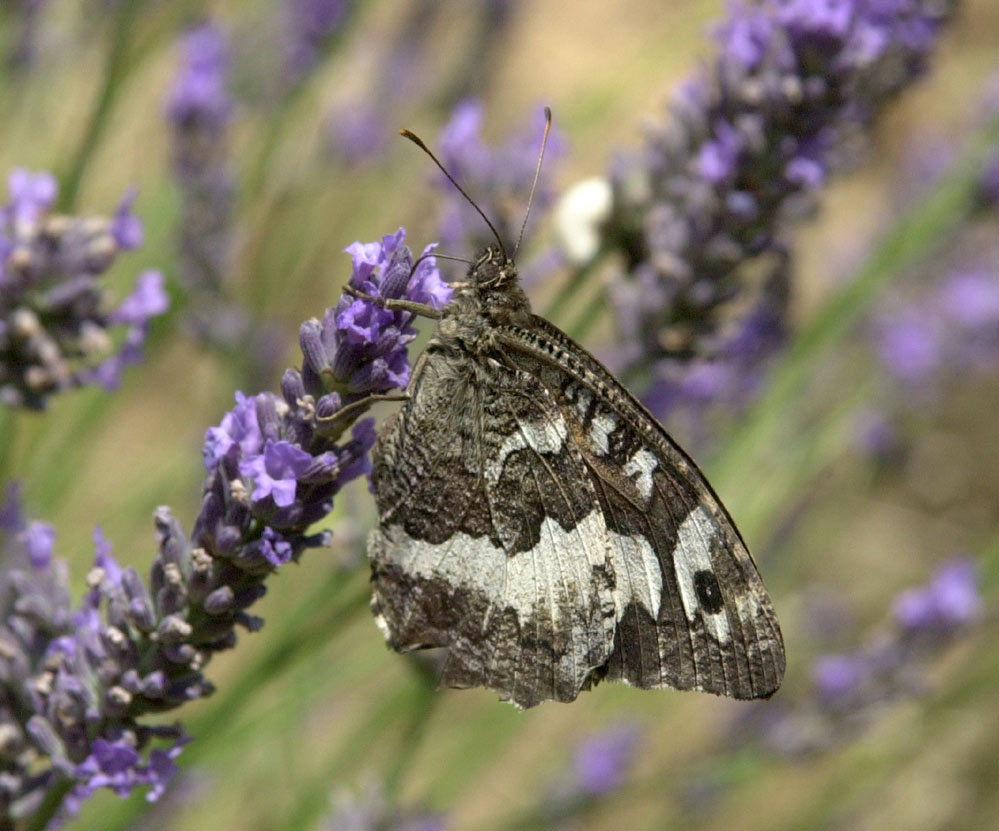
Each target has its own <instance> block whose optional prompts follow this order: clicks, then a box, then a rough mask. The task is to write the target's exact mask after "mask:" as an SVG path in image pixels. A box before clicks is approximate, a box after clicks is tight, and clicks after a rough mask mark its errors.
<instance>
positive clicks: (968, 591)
mask: <svg viewBox="0 0 999 831" xmlns="http://www.w3.org/2000/svg"><path fill="white" fill-rule="evenodd" d="M981 612H982V598H981V594H980V592H979V588H978V573H977V569H976V568H975V564H974V563H973V562H972V561H971V560H967V559H965V560H952V561H950V562H948V563H945V564H944V565H942V566H941V567H940V568H939V569H938V571H937V573H936V574H935V575H934V576H933V579H932V580H931V581H930V582H929V583H928V584H927V585H925V586H922V587H920V588H916V589H909V590H907V591H904V592H902V594H900V595H899V596H898V598H897V599H896V600H895V620H896V621H897V622H898V623H899V625H900V626H902V628H903V629H904V630H906V632H909V633H917V632H928V631H934V630H944V631H946V630H950V629H953V628H957V627H960V626H965V625H966V624H968V623H971V622H973V621H974V620H976V619H977V618H978V617H979V616H980V615H981Z"/></svg>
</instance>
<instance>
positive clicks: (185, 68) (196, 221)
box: [164, 23, 249, 343]
mask: <svg viewBox="0 0 999 831" xmlns="http://www.w3.org/2000/svg"><path fill="white" fill-rule="evenodd" d="M180 53H181V59H180V65H179V67H178V69H177V74H176V76H175V78H174V81H173V84H172V86H171V87H170V90H169V93H168V95H167V98H166V101H165V105H164V109H165V113H166V119H167V124H168V126H169V128H170V145H171V162H172V167H173V173H174V177H175V178H176V180H177V183H178V185H179V188H180V194H181V208H180V222H179V225H180V230H179V240H178V248H179V254H180V269H179V272H180V281H181V283H182V284H183V285H184V287H185V288H186V289H187V290H188V292H190V294H191V303H190V309H191V311H190V315H191V318H192V319H191V322H192V324H193V328H194V329H195V331H196V332H197V334H198V335H199V336H201V337H203V338H204V339H206V340H214V341H221V342H223V343H228V342H233V341H236V340H242V339H244V338H245V336H246V329H247V327H248V326H249V321H248V320H247V319H246V315H245V314H244V313H242V311H241V310H238V309H236V308H233V307H231V306H229V305H227V304H226V303H225V302H224V299H223V296H224V290H225V281H226V274H227V270H228V267H229V261H230V253H231V250H232V214H233V209H234V204H235V177H234V174H233V172H232V169H231V166H230V164H229V157H228V148H227V143H226V134H227V132H228V128H229V125H230V123H231V121H232V116H233V109H234V104H233V100H232V96H231V95H230V93H229V90H228V87H227V75H228V69H229V56H228V44H227V42H226V37H225V34H224V32H223V31H222V29H220V28H219V27H218V26H216V25H214V24H212V23H204V24H202V25H200V26H198V27H196V28H193V29H191V30H189V31H188V32H186V33H185V34H184V36H183V38H182V39H181V43H180Z"/></svg>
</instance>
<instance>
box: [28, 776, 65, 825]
mask: <svg viewBox="0 0 999 831" xmlns="http://www.w3.org/2000/svg"><path fill="white" fill-rule="evenodd" d="M72 787H73V781H72V780H71V779H60V780H59V781H58V782H56V783H55V784H54V785H53V786H52V787H51V788H49V790H48V792H47V793H46V794H45V799H44V800H42V804H41V805H40V806H38V810H36V811H35V813H34V814H32V815H31V817H30V819H28V821H27V823H26V824H25V825H24V826H23V830H24V831H44V829H46V828H48V827H49V823H50V822H52V820H53V819H54V818H55V815H56V813H57V812H58V811H59V808H61V807H62V801H63V800H64V799H65V798H66V795H67V794H68V793H69V792H70V789H71V788H72Z"/></svg>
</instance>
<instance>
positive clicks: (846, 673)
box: [812, 655, 866, 702]
mask: <svg viewBox="0 0 999 831" xmlns="http://www.w3.org/2000/svg"><path fill="white" fill-rule="evenodd" d="M865 674H866V663H865V662H864V661H863V660H862V659H861V658H858V657H857V656H855V655H823V656H821V657H820V658H818V660H816V661H815V664H814V665H813V666H812V683H813V684H814V685H815V689H816V692H817V693H818V694H819V696H820V697H821V698H822V699H823V700H824V701H827V702H838V701H842V700H844V699H849V698H850V697H851V696H852V695H853V694H854V693H856V691H857V689H858V688H859V687H860V685H861V683H862V682H863V679H864V676H865Z"/></svg>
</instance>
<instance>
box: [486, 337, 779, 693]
mask: <svg viewBox="0 0 999 831" xmlns="http://www.w3.org/2000/svg"><path fill="white" fill-rule="evenodd" d="M499 340H500V341H501V342H502V344H503V349H504V353H505V354H506V355H507V356H508V357H509V360H511V361H512V362H513V363H514V364H515V365H517V366H518V367H519V368H520V369H521V370H522V371H525V372H527V373H528V374H531V375H532V376H534V377H537V378H538V379H539V380H541V382H542V384H543V385H544V386H545V388H546V389H547V390H548V391H549V393H550V394H551V396H552V397H553V398H554V399H555V400H556V401H557V402H558V405H559V407H560V409H561V411H562V412H563V413H564V416H565V418H566V419H567V421H568V423H569V425H570V427H571V429H570V434H571V436H572V438H573V442H572V443H573V444H575V445H576V447H577V448H578V450H579V452H580V454H581V455H582V457H583V458H584V461H585V464H586V467H587V469H588V472H589V475H590V479H591V482H592V484H593V487H594V490H595V491H596V493H597V499H598V502H599V504H600V507H601V510H602V512H603V518H604V523H605V525H606V527H607V529H608V534H609V538H610V540H611V544H612V565H613V570H614V573H615V590H614V598H615V610H616V624H617V626H616V636H615V645H614V650H613V652H612V654H611V656H610V658H609V659H608V661H607V664H606V665H605V667H604V668H603V669H602V670H601V671H600V673H598V675H601V674H605V675H606V677H607V678H608V679H610V680H619V681H625V682H627V683H630V684H633V685H636V686H641V687H673V688H676V689H699V690H705V691H708V692H714V693H718V694H725V695H730V696H733V697H736V698H759V697H765V696H768V695H770V694H772V693H773V692H774V691H775V690H776V689H777V688H778V687H779V686H780V683H781V680H782V678H783V674H784V664H785V658H784V649H783V642H782V637H781V633H780V628H779V625H778V623H777V618H776V615H775V613H774V610H773V607H772V604H771V602H770V598H769V595H768V594H767V591H766V589H765V587H764V586H763V582H762V580H761V579H760V576H759V573H758V572H757V569H756V566H755V564H754V563H753V560H752V557H751V556H750V554H749V551H748V549H747V548H746V546H745V543H744V542H743V541H742V538H741V537H740V536H739V533H738V531H737V530H736V528H735V526H734V524H733V523H732V520H731V518H730V517H729V516H728V513H727V512H726V511H725V509H724V507H723V506H722V504H721V502H720V501H719V500H718V498H717V496H715V494H714V492H713V491H712V490H711V488H710V486H709V485H708V483H707V481H706V480H705V479H704V476H703V474H701V472H700V471H699V470H698V469H697V467H696V465H695V464H694V463H693V462H692V461H691V460H690V459H689V458H688V457H687V456H686V454H684V453H683V451H682V450H680V448H679V447H678V446H677V445H676V444H675V443H674V442H673V440H672V439H671V438H670V437H669V435H668V434H667V433H666V432H665V431H664V430H663V429H662V427H661V426H660V425H659V423H658V422H657V421H656V420H655V419H654V418H653V417H652V416H651V415H650V414H649V413H648V411H647V410H646V409H645V408H644V407H643V406H642V405H641V404H640V403H639V402H638V401H637V400H636V399H635V398H634V397H633V396H632V395H631V394H630V393H628V392H627V390H625V389H624V388H623V387H622V386H621V385H620V383H618V382H617V380H616V379H615V378H614V377H613V376H612V375H611V374H610V373H609V372H608V371H607V370H606V369H605V368H604V367H603V366H602V365H601V364H600V363H599V362H598V361H597V360H596V359H595V358H593V357H592V356H591V355H589V354H588V353H587V352H586V351H585V350H583V349H582V348H581V347H580V346H578V345H577V344H576V343H574V342H573V341H572V340H571V339H570V338H569V337H568V336H566V335H565V334H563V333H562V332H561V331H559V330H558V329H557V328H556V327H554V326H553V325H552V324H550V323H548V322H547V321H545V320H543V319H542V318H538V317H533V318H532V325H531V326H530V327H529V328H526V329H524V328H522V329H517V330H513V329H511V330H504V331H502V332H501V333H500V335H499Z"/></svg>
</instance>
